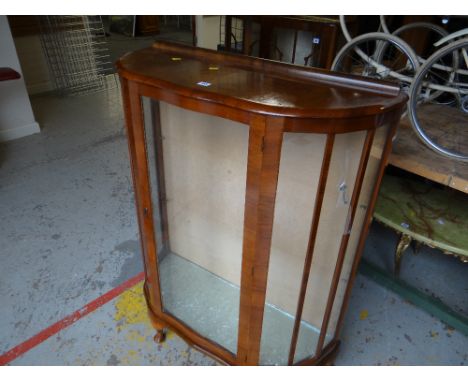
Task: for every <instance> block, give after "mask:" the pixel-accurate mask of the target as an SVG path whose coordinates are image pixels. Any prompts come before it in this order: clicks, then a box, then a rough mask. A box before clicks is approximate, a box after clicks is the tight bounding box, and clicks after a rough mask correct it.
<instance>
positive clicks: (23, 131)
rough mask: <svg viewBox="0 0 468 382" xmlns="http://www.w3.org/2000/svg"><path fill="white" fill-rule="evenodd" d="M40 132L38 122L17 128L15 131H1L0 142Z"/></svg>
mask: <svg viewBox="0 0 468 382" xmlns="http://www.w3.org/2000/svg"><path fill="white" fill-rule="evenodd" d="M40 131H41V129H40V127H39V124H38V123H37V122H33V123H31V124H29V125H25V126H19V127H15V128H13V129H7V130H0V142H5V141H11V140H13V139H18V138H21V137H25V136H27V135H31V134H35V133H39V132H40Z"/></svg>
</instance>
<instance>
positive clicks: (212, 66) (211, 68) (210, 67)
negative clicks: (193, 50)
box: [208, 65, 219, 70]
mask: <svg viewBox="0 0 468 382" xmlns="http://www.w3.org/2000/svg"><path fill="white" fill-rule="evenodd" d="M208 69H209V70H219V66H214V65H211V66H209V67H208Z"/></svg>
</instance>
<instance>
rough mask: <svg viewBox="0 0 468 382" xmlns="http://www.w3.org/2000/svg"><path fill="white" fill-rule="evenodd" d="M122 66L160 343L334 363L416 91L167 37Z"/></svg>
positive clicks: (149, 295) (269, 359) (236, 355)
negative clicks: (387, 171) (410, 94)
mask: <svg viewBox="0 0 468 382" xmlns="http://www.w3.org/2000/svg"><path fill="white" fill-rule="evenodd" d="M117 66H118V70H119V74H120V78H121V84H122V96H123V104H124V109H125V118H126V125H127V134H128V143H129V150H130V157H131V164H132V173H133V181H134V187H135V198H136V207H137V213H138V221H139V227H140V234H141V245H142V249H143V257H144V264H145V274H146V282H145V288H144V290H145V296H146V300H147V303H148V308H149V312H150V316H151V319H152V322H153V325H154V327H155V328H156V329H157V335H156V337H155V339H156V340H157V341H162V340H164V333H165V330H166V329H167V328H170V329H172V330H174V331H175V332H176V333H178V334H179V335H180V336H181V337H183V338H184V339H186V340H187V341H188V342H189V343H190V344H192V345H194V346H196V347H197V348H198V349H201V350H202V351H204V352H206V353H208V354H210V355H212V356H213V357H215V358H216V359H218V360H220V361H222V362H224V363H227V364H232V365H257V364H262V365H272V364H284V365H292V364H300V365H309V364H324V363H327V362H330V360H331V359H332V358H333V356H334V354H335V353H336V351H337V348H338V344H339V333H340V329H341V326H342V324H343V318H344V314H345V311H346V306H347V302H348V300H349V295H350V290H351V286H352V283H353V280H354V277H355V274H356V268H357V265H358V261H359V257H360V253H361V252H362V249H363V246H364V240H365V237H366V235H367V231H368V227H369V224H370V220H371V217H372V210H373V207H374V204H375V200H376V196H377V192H378V186H379V184H380V180H381V178H382V174H383V170H384V166H385V163H386V162H387V160H388V155H389V153H390V150H391V141H392V137H393V136H394V133H395V129H396V126H397V123H398V121H399V118H400V114H401V112H402V109H403V108H404V105H405V102H406V96H405V95H404V94H403V93H401V92H400V89H399V88H398V87H396V86H394V85H393V84H390V83H384V82H378V81H374V80H368V79H364V78H360V77H355V76H354V77H353V76H345V75H341V74H336V73H331V72H328V71H325V70H314V69H311V68H305V67H299V66H294V65H288V64H281V63H277V62H272V61H267V60H262V59H255V58H251V57H246V56H239V55H234V54H228V53H218V52H214V51H210V50H205V49H199V48H192V47H187V46H182V45H176V44H168V43H156V44H154V45H153V47H151V48H148V49H143V50H140V51H137V52H134V53H130V54H127V55H126V56H124V57H123V58H121V59H120V60H119V62H118V63H117Z"/></svg>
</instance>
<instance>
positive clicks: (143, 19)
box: [135, 15, 160, 35]
mask: <svg viewBox="0 0 468 382" xmlns="http://www.w3.org/2000/svg"><path fill="white" fill-rule="evenodd" d="M135 28H136V34H137V35H153V34H159V31H160V28H159V16H150V15H139V16H136V27H135Z"/></svg>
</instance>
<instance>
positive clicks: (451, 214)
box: [374, 175, 468, 274]
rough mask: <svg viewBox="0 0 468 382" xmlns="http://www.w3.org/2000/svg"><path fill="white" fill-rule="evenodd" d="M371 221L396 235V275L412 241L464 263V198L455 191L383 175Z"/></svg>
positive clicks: (467, 225) (467, 216)
mask: <svg viewBox="0 0 468 382" xmlns="http://www.w3.org/2000/svg"><path fill="white" fill-rule="evenodd" d="M374 218H375V219H376V220H377V221H379V222H381V223H383V224H385V225H387V226H388V227H390V228H392V229H394V230H395V231H397V232H398V233H399V234H400V240H399V242H398V245H397V247H396V251H395V273H396V274H398V272H399V268H400V261H401V256H402V255H403V252H404V251H405V250H406V249H407V248H408V246H409V244H410V243H411V242H412V241H413V240H415V241H416V242H417V243H422V244H425V245H428V246H430V247H433V248H438V249H440V250H442V251H443V252H444V253H446V254H450V255H453V256H456V257H458V258H459V259H460V260H462V261H464V262H468V198H467V195H465V194H463V193H461V192H459V191H455V190H452V189H449V188H446V189H439V188H437V187H434V186H433V185H431V184H428V183H424V182H422V181H417V180H409V179H403V178H399V177H395V176H390V175H386V176H385V177H384V179H383V181H382V185H381V189H380V193H379V198H378V200H377V204H376V207H375V211H374Z"/></svg>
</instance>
